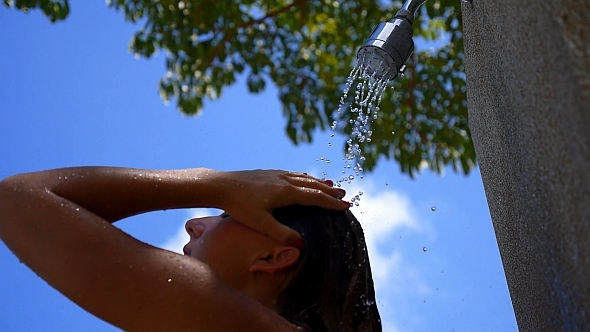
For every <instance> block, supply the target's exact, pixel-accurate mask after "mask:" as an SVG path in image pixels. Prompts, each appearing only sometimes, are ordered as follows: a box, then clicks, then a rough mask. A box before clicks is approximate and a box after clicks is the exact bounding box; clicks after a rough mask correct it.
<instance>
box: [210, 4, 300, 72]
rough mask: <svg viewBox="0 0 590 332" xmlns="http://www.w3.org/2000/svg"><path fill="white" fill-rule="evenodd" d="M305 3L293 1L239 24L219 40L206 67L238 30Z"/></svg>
mask: <svg viewBox="0 0 590 332" xmlns="http://www.w3.org/2000/svg"><path fill="white" fill-rule="evenodd" d="M305 1H306V0H295V1H293V2H292V3H290V4H289V5H287V6H284V7H281V8H279V9H277V10H274V11H269V12H267V13H266V15H264V16H263V17H261V18H257V19H255V20H252V21H248V22H244V23H242V24H240V25H239V26H238V27H236V28H234V29H231V30H229V31H228V32H227V33H226V34H225V36H223V38H222V39H221V41H219V43H218V44H217V45H216V46H215V49H214V50H213V53H211V56H210V57H209V59H208V61H207V62H206V63H207V66H208V67H209V66H211V64H212V63H213V60H215V58H216V57H217V55H218V54H219V51H221V48H222V47H223V45H224V44H225V43H226V42H228V41H229V40H230V39H232V38H233V37H234V36H235V35H236V33H237V31H238V30H239V29H242V28H247V27H251V26H252V25H254V24H258V23H262V22H264V21H265V20H267V19H269V18H271V17H275V16H277V15H280V14H282V13H284V12H286V11H288V10H290V9H291V8H293V7H295V6H300V5H302V4H304V3H305Z"/></svg>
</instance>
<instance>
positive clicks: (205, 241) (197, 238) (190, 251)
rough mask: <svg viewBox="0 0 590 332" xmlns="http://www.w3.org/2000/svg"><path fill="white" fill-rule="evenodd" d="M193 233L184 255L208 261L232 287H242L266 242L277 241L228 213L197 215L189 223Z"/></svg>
mask: <svg viewBox="0 0 590 332" xmlns="http://www.w3.org/2000/svg"><path fill="white" fill-rule="evenodd" d="M185 229H186V231H187V233H188V234H189V235H190V240H189V242H188V243H187V244H186V245H185V246H184V249H183V250H184V254H185V255H188V256H191V257H194V258H196V259H198V260H200V261H202V262H203V263H206V264H207V265H208V266H209V267H210V268H211V269H212V270H213V271H215V272H216V273H217V274H218V275H219V276H220V277H221V278H222V279H223V280H224V281H225V282H226V283H228V284H229V285H230V286H232V287H234V288H237V289H240V288H241V286H244V283H245V282H246V280H247V278H246V276H247V273H249V268H250V265H251V264H252V262H254V261H255V260H256V259H257V258H258V256H259V254H260V252H261V251H263V250H264V246H265V245H269V244H273V243H272V242H275V241H274V240H273V239H271V238H270V237H268V236H266V235H263V234H261V233H259V232H257V231H255V230H253V229H251V228H249V227H247V226H244V225H243V224H241V223H239V222H238V221H236V220H235V219H233V218H232V217H231V216H229V215H228V214H225V213H224V214H221V215H219V216H211V217H203V218H194V219H190V220H189V221H187V222H186V225H185Z"/></svg>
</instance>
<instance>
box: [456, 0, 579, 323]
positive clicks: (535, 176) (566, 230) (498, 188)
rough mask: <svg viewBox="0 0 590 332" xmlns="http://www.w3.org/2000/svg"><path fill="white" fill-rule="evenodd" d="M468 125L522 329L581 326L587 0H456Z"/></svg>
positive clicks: (511, 294)
mask: <svg viewBox="0 0 590 332" xmlns="http://www.w3.org/2000/svg"><path fill="white" fill-rule="evenodd" d="M462 15H463V23H464V25H463V26H464V35H465V65H466V66H465V67H466V74H467V101H468V109H469V122H470V128H471V133H472V135H473V140H474V142H475V148H476V152H477V158H478V161H479V164H480V168H481V174H482V178H483V183H484V187H485V191H486V196H487V200H488V204H489V208H490V213H491V216H492V221H493V224H494V229H495V232H496V237H497V240H498V245H499V248H500V254H501V257H502V262H503V265H504V270H505V272H506V279H507V281H508V287H509V289H510V296H511V298H512V303H513V306H514V311H515V314H516V319H517V322H518V326H519V329H520V330H521V331H535V332H537V331H590V0H564V1H557V0H512V1H508V0H472V1H471V2H470V3H463V5H462Z"/></svg>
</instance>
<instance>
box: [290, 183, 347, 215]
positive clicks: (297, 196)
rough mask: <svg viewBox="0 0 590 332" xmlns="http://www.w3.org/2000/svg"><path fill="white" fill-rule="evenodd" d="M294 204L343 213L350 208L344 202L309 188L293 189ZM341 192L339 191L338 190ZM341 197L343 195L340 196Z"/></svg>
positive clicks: (296, 187)
mask: <svg viewBox="0 0 590 332" xmlns="http://www.w3.org/2000/svg"><path fill="white" fill-rule="evenodd" d="M293 189H294V190H295V192H294V193H293V195H294V196H293V198H294V200H295V204H299V205H308V206H319V207H322V208H324V209H330V210H338V211H344V210H346V209H348V208H349V207H350V204H349V203H348V202H346V201H343V200H340V199H339V198H336V197H335V196H332V195H330V194H328V193H326V192H325V191H322V190H320V189H315V188H309V187H298V186H295V187H293ZM340 190H341V189H340ZM341 195H342V196H343V194H341Z"/></svg>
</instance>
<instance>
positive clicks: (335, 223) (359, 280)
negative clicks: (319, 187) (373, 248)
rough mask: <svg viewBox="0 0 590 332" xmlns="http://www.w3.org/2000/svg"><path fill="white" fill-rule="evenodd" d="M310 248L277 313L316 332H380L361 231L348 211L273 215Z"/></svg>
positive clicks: (289, 210)
mask: <svg viewBox="0 0 590 332" xmlns="http://www.w3.org/2000/svg"><path fill="white" fill-rule="evenodd" d="M273 216H274V217H275V218H276V219H277V220H278V221H279V222H280V223H282V224H284V225H286V226H288V227H290V228H292V229H294V230H296V231H297V232H299V234H301V237H302V238H303V240H304V242H305V245H306V247H305V248H304V249H303V250H302V251H301V260H300V262H299V265H298V267H297V270H296V271H295V274H294V277H293V279H292V280H291V283H290V284H289V286H288V287H287V288H286V289H285V290H284V291H283V292H282V294H281V297H280V298H279V302H278V308H279V314H281V315H282V316H283V317H285V318H286V319H288V320H290V321H291V322H293V323H295V324H297V325H299V326H303V327H305V328H308V329H310V330H311V331H313V332H324V331H330V332H335V331H346V332H353V331H354V332H357V331H360V332H365V331H371V332H373V331H382V327H381V319H380V316H379V311H378V309H377V304H376V303H375V290H374V285H373V277H372V275H371V267H370V264H369V256H368V253H367V246H366V243H365V237H364V233H363V229H362V227H361V225H360V223H359V222H358V220H357V219H356V218H355V217H354V215H353V214H352V213H351V212H350V211H332V210H326V209H322V208H319V207H309V206H299V205H294V206H287V207H283V208H279V209H276V210H274V211H273Z"/></svg>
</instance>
